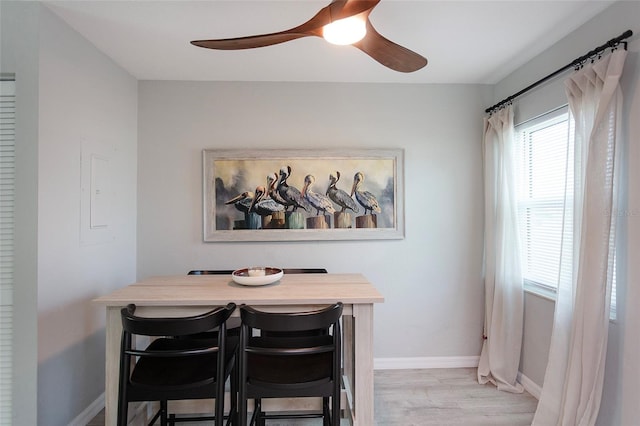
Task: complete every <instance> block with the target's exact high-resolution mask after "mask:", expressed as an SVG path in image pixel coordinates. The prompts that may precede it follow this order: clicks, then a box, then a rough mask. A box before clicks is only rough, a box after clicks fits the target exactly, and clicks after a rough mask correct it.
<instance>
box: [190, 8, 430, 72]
mask: <svg viewBox="0 0 640 426" xmlns="http://www.w3.org/2000/svg"><path fill="white" fill-rule="evenodd" d="M379 2H380V0H333V1H332V2H331V3H330V4H329V5H328V6H325V7H323V8H322V9H320V11H319V12H318V13H316V14H315V15H314V16H313V17H312V18H311V19H309V20H308V21H307V22H305V23H303V24H301V25H298V26H297V27H294V28H290V29H288V30H285V31H280V32H276V33H270V34H261V35H253V36H248V37H236V38H226V39H218V40H194V41H192V42H191V44H193V45H194V46H198V47H204V48H207V49H217V50H240V49H253V48H256V47H264V46H271V45H274V44H279V43H284V42H286V41H291V40H295V39H298V38H302V37H309V36H316V37H323V38H325V39H326V40H327V41H330V42H333V43H335V44H351V45H352V46H355V47H357V48H358V49H360V50H361V51H363V52H364V53H366V54H367V55H369V56H371V57H372V58H373V59H375V60H376V61H378V62H380V63H381V64H382V65H384V66H386V67H388V68H391V69H392V70H395V71H400V72H406V73H409V72H413V71H417V70H419V69H421V68H423V67H424V66H425V65H427V59H426V58H424V57H423V56H421V55H419V54H417V53H415V52H413V51H411V50H409V49H407V48H406V47H402V46H400V45H398V44H396V43H394V42H392V41H390V40H388V39H386V38H385V37H383V36H382V35H380V33H378V32H377V31H376V29H375V28H374V27H373V25H372V24H371V21H369V14H370V13H371V11H372V10H373V8H374V7H376V5H377V4H378V3H379ZM349 24H353V25H355V27H356V30H355V32H356V35H355V36H353V38H351V40H348V39H347V40H344V41H335V40H334V41H332V38H331V34H332V30H337V29H336V27H338V28H339V27H341V26H348V25H349Z"/></svg>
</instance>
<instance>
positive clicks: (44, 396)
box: [1, 2, 137, 425]
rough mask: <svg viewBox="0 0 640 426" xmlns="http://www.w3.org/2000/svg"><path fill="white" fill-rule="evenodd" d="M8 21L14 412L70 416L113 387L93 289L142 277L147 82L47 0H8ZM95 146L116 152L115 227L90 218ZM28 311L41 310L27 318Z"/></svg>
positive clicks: (27, 416)
mask: <svg viewBox="0 0 640 426" xmlns="http://www.w3.org/2000/svg"><path fill="white" fill-rule="evenodd" d="M5 25H6V27H5ZM2 26H3V33H2V35H3V45H2V47H3V56H2V59H3V62H2V70H1V71H2V72H11V73H15V74H16V82H17V91H16V99H17V105H18V131H17V146H18V147H17V151H18V156H19V158H18V160H17V161H18V170H19V171H18V173H19V178H20V179H19V182H18V184H17V185H18V195H19V196H20V197H21V199H22V200H23V201H22V203H21V204H19V205H18V207H17V212H16V213H17V214H16V217H17V218H18V219H17V224H16V226H18V225H20V229H19V231H18V232H17V233H16V238H17V242H16V251H17V252H18V253H17V257H16V261H17V266H18V271H17V273H16V300H15V303H16V309H17V310H18V315H20V317H19V318H18V321H16V324H17V325H16V333H18V335H19V340H17V342H16V343H17V346H16V353H15V357H14V359H15V360H16V370H17V371H16V374H17V375H18V380H16V383H17V386H16V390H15V395H16V402H15V410H14V416H15V418H14V422H15V424H16V425H18V424H20V425H35V424H43V425H67V424H69V423H70V422H71V421H72V420H73V419H74V418H76V417H77V416H78V415H79V414H80V413H81V412H82V411H83V410H84V409H85V408H87V406H89V405H90V404H91V403H92V402H94V401H95V400H96V399H97V398H98V397H99V396H100V395H101V394H102V393H103V392H104V342H105V338H104V322H105V321H104V318H105V314H104V309H101V308H100V307H98V306H94V305H92V303H91V299H92V298H94V297H96V296H98V295H101V294H105V293H108V292H110V291H113V290H114V289H115V288H118V287H121V286H122V285H123V284H124V283H128V282H131V281H133V280H134V279H135V265H136V237H135V228H136V167H137V165H136V163H137V152H136V143H137V81H136V80H135V79H134V78H133V77H131V76H130V75H128V74H127V73H126V72H124V71H123V70H122V69H121V68H119V67H118V66H117V65H116V64H114V63H113V62H112V61H111V60H110V59H109V58H107V57H106V56H104V55H103V54H101V53H99V52H98V51H97V49H95V47H93V46H92V45H91V44H89V43H88V42H87V41H86V40H85V39H83V38H82V37H80V36H79V35H78V34H77V33H75V32H74V31H73V30H71V29H70V28H69V27H68V26H67V25H66V24H64V23H63V22H62V21H60V20H59V19H58V18H57V17H56V16H55V15H53V14H52V13H51V12H49V10H48V9H46V8H44V7H42V6H41V5H39V4H37V3H32V2H20V3H6V2H3V9H2ZM5 39H8V40H11V42H10V43H6V44H5V42H4V41H5ZM5 47H7V52H6V53H5V51H4V49H5ZM7 58H9V59H10V60H7V61H6V60H5V59H7ZM87 153H99V154H102V155H104V156H105V158H108V160H109V169H110V171H109V172H108V173H106V174H105V176H106V179H107V180H108V185H107V188H108V193H109V194H108V197H109V200H108V204H109V206H110V211H109V213H108V217H109V221H108V223H109V229H108V232H105V233H96V232H93V231H90V230H88V229H86V227H83V226H81V224H82V223H84V222H83V217H86V215H87V209H86V205H85V204H86V203H85V201H86V200H85V201H83V200H84V198H83V197H84V195H83V194H84V193H85V192H83V190H82V188H81V184H82V183H83V179H81V175H82V173H83V172H84V168H83V167H82V165H81V158H83V156H84V157H86V156H87ZM85 181H86V179H85ZM27 191H31V192H29V193H27ZM85 191H86V190H85ZM23 223H24V224H25V225H27V226H29V230H26V229H24V228H25V226H24V225H23ZM98 234H100V235H98ZM27 250H28V255H27V254H26V253H24V252H25V251H27ZM36 306H37V330H36V329H35V327H32V325H35V321H36V315H35V308H36ZM23 311H24V312H27V313H29V314H30V315H31V316H30V317H29V318H26V319H25V322H24V323H21V320H22V319H23V318H22V315H23ZM35 339H37V342H36V341H35ZM36 354H37V379H36V365H35V363H31V362H29V360H30V359H31V358H30V356H33V357H34V358H33V359H34V360H35V355H36ZM25 360H27V361H25ZM23 382H24V385H22V384H21V383H23ZM36 384H37V399H36V395H35V394H34V392H33V391H30V390H32V389H34V388H35V386H36ZM25 389H26V391H25ZM36 400H37V410H36V409H35V402H36Z"/></svg>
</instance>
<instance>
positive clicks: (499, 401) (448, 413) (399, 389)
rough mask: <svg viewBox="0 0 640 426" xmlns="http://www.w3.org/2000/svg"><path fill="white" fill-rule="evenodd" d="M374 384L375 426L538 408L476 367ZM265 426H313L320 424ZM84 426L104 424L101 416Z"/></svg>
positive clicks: (522, 413)
mask: <svg viewBox="0 0 640 426" xmlns="http://www.w3.org/2000/svg"><path fill="white" fill-rule="evenodd" d="M374 386H375V391H374V393H375V419H376V424H375V426H429V425H437V426H447V425H464V426H479V425H487V426H488V425H491V426H498V425H505V426H506V425H508V426H519V425H522V426H525V425H530V424H531V421H532V419H533V413H534V412H535V410H536V406H537V404H538V401H537V400H536V399H535V398H534V397H533V396H531V395H529V394H528V393H526V392H525V393H522V394H512V393H508V392H501V391H498V390H497V389H496V387H495V386H493V385H480V384H478V381H477V379H476V369H475V368H447V369H428V370H377V371H375V376H374ZM183 424H184V425H185V426H186V423H183ZM194 424H200V425H204V424H205V423H204V422H200V423H194ZM267 424H268V425H269V426H316V425H321V424H322V421H321V420H306V421H284V420H281V421H273V422H268V423H267ZM87 426H104V416H103V415H102V413H101V414H99V415H98V416H96V417H95V418H94V419H93V420H92V421H91V422H90V423H89V424H88V425H87Z"/></svg>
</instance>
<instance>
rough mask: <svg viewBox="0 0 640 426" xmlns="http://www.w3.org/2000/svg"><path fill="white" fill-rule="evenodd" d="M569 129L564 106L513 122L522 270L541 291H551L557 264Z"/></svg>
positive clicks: (531, 284)
mask: <svg viewBox="0 0 640 426" xmlns="http://www.w3.org/2000/svg"><path fill="white" fill-rule="evenodd" d="M570 130H571V126H570V122H569V114H568V112H567V108H566V107H565V108H562V109H561V110H558V111H555V112H554V113H550V114H547V115H545V116H543V117H541V118H539V119H536V120H532V121H529V122H527V123H524V124H522V125H519V126H517V127H516V138H517V139H516V140H517V145H518V146H517V148H518V149H517V150H516V152H517V156H518V157H517V167H516V170H517V171H518V175H519V179H518V194H517V197H518V221H519V224H520V241H521V244H522V274H523V277H524V280H525V285H526V286H528V287H534V288H535V290H537V291H538V292H542V293H543V294H546V295H553V294H554V293H555V289H556V288H557V282H558V273H559V269H560V248H561V243H562V217H563V211H564V194H565V182H566V183H571V182H572V179H567V171H568V172H570V173H571V176H570V177H572V176H573V173H572V172H573V170H567V166H568V165H569V166H570V165H571V164H573V163H572V162H567V154H568V150H569V149H570V144H569V140H572V138H571V139H570Z"/></svg>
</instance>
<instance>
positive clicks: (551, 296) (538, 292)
mask: <svg viewBox="0 0 640 426" xmlns="http://www.w3.org/2000/svg"><path fill="white" fill-rule="evenodd" d="M524 291H525V293H529V294H533V295H534V296H538V297H541V298H543V299H547V300H550V301H552V302H554V303H555V301H556V292H555V290H551V289H548V288H544V287H541V286H539V285H535V284H529V283H527V282H525V283H524Z"/></svg>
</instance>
